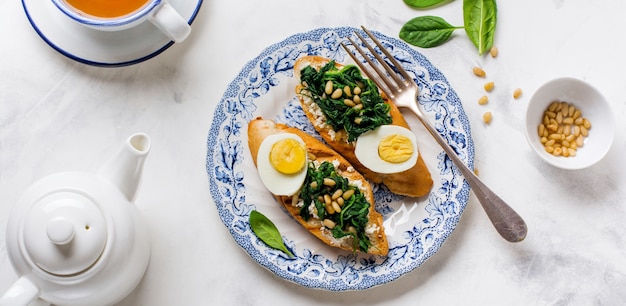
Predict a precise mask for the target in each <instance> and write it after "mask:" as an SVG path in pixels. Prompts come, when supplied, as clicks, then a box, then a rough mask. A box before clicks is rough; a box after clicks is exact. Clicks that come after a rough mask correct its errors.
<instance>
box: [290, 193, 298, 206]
mask: <svg viewBox="0 0 626 306" xmlns="http://www.w3.org/2000/svg"><path fill="white" fill-rule="evenodd" d="M298 201H300V196H299V194H298V193H296V194H294V195H293V196H291V205H293V206H295V205H296V204H298Z"/></svg>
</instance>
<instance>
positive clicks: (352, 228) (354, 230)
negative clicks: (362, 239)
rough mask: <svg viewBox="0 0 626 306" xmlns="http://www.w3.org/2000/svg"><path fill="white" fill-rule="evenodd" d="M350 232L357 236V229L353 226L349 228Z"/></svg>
mask: <svg viewBox="0 0 626 306" xmlns="http://www.w3.org/2000/svg"><path fill="white" fill-rule="evenodd" d="M348 232H350V233H352V234H355V235H356V227H354V226H352V225H350V226H348Z"/></svg>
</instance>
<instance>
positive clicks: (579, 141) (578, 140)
mask: <svg viewBox="0 0 626 306" xmlns="http://www.w3.org/2000/svg"><path fill="white" fill-rule="evenodd" d="M584 144H585V139H584V137H583V135H579V136H578V137H577V138H576V145H577V146H578V147H582V146H583V145H584Z"/></svg>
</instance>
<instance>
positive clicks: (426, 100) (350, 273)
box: [206, 27, 474, 291]
mask: <svg viewBox="0 0 626 306" xmlns="http://www.w3.org/2000/svg"><path fill="white" fill-rule="evenodd" d="M354 31H357V29H355V28H350V27H341V28H323V29H316V30H313V31H310V32H307V33H301V34H297V35H294V36H291V37H289V38H287V39H285V40H284V41H282V42H279V43H277V44H274V45H272V46H270V47H268V48H267V49H265V50H264V51H263V52H262V53H261V54H260V55H259V56H258V57H256V58H255V59H253V60H252V61H250V62H249V63H248V64H247V65H246V66H245V67H243V69H242V70H241V72H240V73H239V75H238V76H237V77H236V78H235V79H234V80H233V82H232V83H230V85H229V86H228V88H227V89H226V92H225V93H224V96H223V97H222V100H221V101H220V103H219V104H218V105H217V108H216V110H215V114H214V119H213V124H212V126H211V129H210V131H209V134H208V143H207V145H208V151H207V164H206V166H207V173H208V176H209V183H210V189H211V194H212V196H213V199H214V201H215V204H216V206H217V210H218V212H219V215H220V218H221V219H222V221H223V222H224V225H226V227H227V228H228V229H229V230H230V233H231V234H232V236H233V238H234V239H235V241H236V242H237V243H238V244H239V245H240V246H241V247H242V248H243V249H244V250H245V251H246V252H248V254H249V255H250V256H251V257H252V259H254V260H255V261H256V262H258V263H259V264H260V265H262V266H263V267H266V268H267V269H269V270H270V271H272V272H273V273H275V274H276V275H277V276H279V277H281V278H283V279H286V280H289V281H292V282H295V283H298V284H300V285H302V286H306V287H311V288H320V289H326V290H331V291H344V290H362V289H367V288H370V287H373V286H376V285H380V284H385V283H388V282H390V281H393V280H395V279H397V278H399V277H400V276H402V275H404V274H406V273H408V272H410V271H412V270H414V269H416V268H417V267H419V266H420V265H421V264H422V263H423V262H424V261H425V260H426V259H428V258H429V257H430V256H432V255H433V254H435V253H436V252H437V250H439V248H440V247H441V245H442V244H443V242H444V241H445V240H446V238H447V237H448V236H449V235H450V233H451V232H452V231H453V230H454V228H455V227H456V225H457V223H458V221H459V218H460V216H461V214H462V212H463V210H464V209H465V206H466V204H467V200H468V197H469V186H468V185H467V182H466V181H465V180H464V179H463V177H462V176H461V174H460V173H459V172H458V170H457V169H456V168H455V167H453V166H452V164H451V161H450V160H449V159H448V158H447V156H446V155H445V154H444V153H443V150H442V149H441V148H440V147H438V146H437V144H436V143H435V142H434V140H432V137H431V136H430V135H428V134H427V132H426V130H425V129H424V128H423V127H421V126H420V125H419V123H417V119H416V118H415V117H410V115H407V116H406V117H407V121H409V124H410V125H411V127H412V129H413V130H414V131H415V133H416V134H417V136H418V139H419V140H418V141H419V142H420V152H421V154H422V156H423V157H424V160H425V161H426V164H427V165H428V166H429V168H430V171H431V173H432V176H433V180H434V187H433V189H432V191H431V192H430V194H429V195H428V196H424V197H422V198H417V199H416V198H406V197H401V196H397V195H394V194H392V193H390V192H389V191H388V190H387V189H386V188H385V187H384V186H374V192H375V197H376V209H377V210H378V211H379V212H380V213H381V214H383V217H384V219H385V223H384V225H385V231H386V234H387V235H388V238H389V247H390V251H389V255H388V256H387V257H380V256H372V255H364V254H353V253H351V252H348V251H342V250H338V249H335V248H332V247H329V246H327V245H325V244H324V243H322V242H320V241H319V240H318V239H317V238H315V237H314V236H313V235H311V234H309V233H308V232H307V231H306V230H305V229H304V228H302V227H301V226H300V225H299V224H298V223H297V222H296V221H294V220H293V219H292V218H291V217H290V216H289V215H288V213H286V211H284V210H283V209H282V207H281V205H280V204H278V202H277V201H276V200H275V199H274V198H273V197H272V196H271V194H270V193H269V192H268V191H267V190H266V189H265V188H264V187H263V184H262V183H261V181H260V179H259V177H258V173H257V171H256V168H255V166H254V164H253V162H252V159H251V155H250V152H249V150H248V147H247V123H248V122H249V121H250V120H251V119H253V118H255V117H258V116H262V117H263V118H266V119H274V120H276V121H279V122H283V123H286V124H288V125H291V126H295V127H298V128H300V129H302V130H305V131H307V132H309V133H311V134H313V135H316V134H315V131H314V129H313V127H312V126H311V125H310V123H309V122H308V120H307V119H306V117H305V115H304V113H303V112H302V109H301V108H300V106H299V102H298V101H297V98H296V96H295V86H296V85H297V80H295V78H294V77H293V76H294V73H293V64H294V61H295V60H296V59H297V58H299V57H301V56H304V55H321V56H325V57H329V58H333V59H335V60H337V61H338V62H343V63H346V62H349V60H350V59H349V57H348V55H347V54H346V52H345V50H343V48H342V47H341V46H340V44H339V43H340V42H341V41H344V40H345V37H347V36H351V35H354ZM359 31H360V30H359ZM375 35H376V36H377V37H378V38H379V39H380V40H381V41H382V42H383V43H384V44H385V45H386V46H387V47H388V48H389V49H391V50H392V54H393V55H394V57H396V58H397V59H398V60H399V61H400V62H401V63H402V64H403V66H404V68H406V69H407V70H408V71H409V73H412V74H413V75H414V76H415V80H416V81H417V83H418V84H419V87H420V96H419V100H420V104H421V107H422V108H423V109H424V111H425V112H426V113H427V114H428V116H429V117H430V118H431V119H432V121H433V122H434V123H435V126H436V128H437V130H438V131H439V132H440V133H441V134H442V135H443V136H444V138H445V139H447V141H448V143H450V144H451V146H452V147H453V148H454V149H455V150H456V151H457V152H458V154H459V155H460V157H461V159H462V160H464V161H465V162H466V163H467V164H468V165H469V166H470V168H471V167H473V158H474V144H473V141H472V138H471V135H470V125H469V122H468V119H467V117H466V115H465V113H464V111H463V108H462V106H461V101H460V100H459V98H458V97H457V95H456V93H455V92H454V90H453V89H452V88H451V87H450V84H448V82H447V81H446V79H445V77H444V76H443V74H442V73H441V72H440V71H439V70H437V68H435V67H434V66H433V65H432V64H431V63H430V62H429V61H428V60H427V59H426V58H425V57H424V56H423V55H422V54H420V53H419V52H417V51H415V50H414V49H412V48H411V47H409V46H407V45H406V44H405V43H403V42H401V41H399V40H397V39H395V38H391V37H387V36H385V35H382V34H380V33H375ZM316 136H317V137H319V135H316ZM254 209H256V210H258V211H259V212H261V213H263V214H265V215H266V216H267V217H268V218H270V219H271V220H272V221H273V222H274V223H275V224H276V226H277V227H278V229H279V230H280V232H281V234H282V236H283V240H284V241H285V243H286V245H287V247H288V248H289V249H290V250H291V251H292V252H293V253H294V254H295V257H294V258H289V257H288V256H287V255H285V254H284V253H282V252H280V251H277V250H274V249H271V248H269V247H268V246H266V245H265V244H264V243H263V242H262V241H260V240H259V239H258V238H257V237H256V236H255V235H254V233H253V232H252V231H251V229H250V226H249V224H248V216H249V213H250V211H251V210H254Z"/></svg>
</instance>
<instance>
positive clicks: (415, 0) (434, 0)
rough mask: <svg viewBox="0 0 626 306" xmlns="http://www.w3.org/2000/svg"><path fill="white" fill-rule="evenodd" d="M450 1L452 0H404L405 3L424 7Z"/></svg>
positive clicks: (414, 6) (419, 7) (415, 6)
mask: <svg viewBox="0 0 626 306" xmlns="http://www.w3.org/2000/svg"><path fill="white" fill-rule="evenodd" d="M448 1H452V0H404V3H406V5H408V6H410V7H413V8H418V9H424V8H429V7H432V6H435V5H437V4H441V3H444V2H448Z"/></svg>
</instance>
